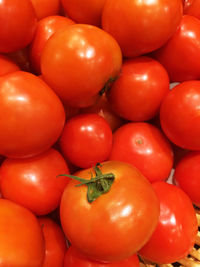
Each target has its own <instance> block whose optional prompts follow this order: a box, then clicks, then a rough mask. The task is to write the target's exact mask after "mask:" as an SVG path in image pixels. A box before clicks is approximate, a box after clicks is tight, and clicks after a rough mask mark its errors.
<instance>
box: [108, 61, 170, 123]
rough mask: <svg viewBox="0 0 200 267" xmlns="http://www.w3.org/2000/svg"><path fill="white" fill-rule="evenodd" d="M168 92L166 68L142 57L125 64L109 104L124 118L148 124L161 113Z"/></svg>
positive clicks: (113, 86)
mask: <svg viewBox="0 0 200 267" xmlns="http://www.w3.org/2000/svg"><path fill="white" fill-rule="evenodd" d="M168 91H169V77H168V74H167V72H166V70H165V69H164V68H163V66H162V65H161V64H160V63H159V62H157V61H156V60H154V59H151V58H149V57H138V58H136V59H131V60H127V61H124V63H123V65H122V71H121V74H120V76H119V78H118V79H117V80H116V81H115V82H114V83H113V85H112V87H111V90H109V91H108V101H109V103H110V105H111V107H112V108H113V110H114V111H115V112H116V113H117V114H118V115H119V116H121V117H122V118H125V119H127V120H130V121H145V120H149V119H151V118H153V117H154V116H155V115H156V114H157V113H158V111H159V108H160V104H161V102H162V100H163V98H164V97H165V95H166V94H167V93H168Z"/></svg>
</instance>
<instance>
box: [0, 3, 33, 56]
mask: <svg viewBox="0 0 200 267" xmlns="http://www.w3.org/2000/svg"><path fill="white" fill-rule="evenodd" d="M0 20H1V28H0V53H8V52H13V51H15V50H17V49H20V48H24V47H25V46H27V45H28V44H29V43H30V42H31V40H32V38H33V35H34V32H35V29H36V22H37V19H36V15H35V12H34V8H33V6H32V4H31V2H30V0H20V1H18V0H3V1H1V2H0ZM13 40H14V41H13Z"/></svg>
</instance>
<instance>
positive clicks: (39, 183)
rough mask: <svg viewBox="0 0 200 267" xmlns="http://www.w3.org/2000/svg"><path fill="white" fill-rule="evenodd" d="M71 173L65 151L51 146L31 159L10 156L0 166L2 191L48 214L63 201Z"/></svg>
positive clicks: (30, 207)
mask: <svg viewBox="0 0 200 267" xmlns="http://www.w3.org/2000/svg"><path fill="white" fill-rule="evenodd" d="M62 173H69V170H68V166H67V164H66V162H65V160H64V158H63V157H62V155H61V154H60V153H59V152H58V151H56V150H54V149H50V150H48V151H47V152H45V153H43V154H40V155H39V156H35V157H33V158H28V159H6V160H5V161H4V162H3V164H2V165H1V168H0V175H1V191H2V195H3V196H4V198H6V199H10V200H12V201H14V202H16V203H18V204H20V205H22V206H24V207H26V208H28V209H30V210H31V211H32V212H34V213H35V214H37V215H44V214H48V213H49V212H51V211H53V210H55V209H56V208H57V207H58V206H59V204H60V199H61V196H62V192H63V191H64V188H65V186H66V185H67V183H68V178H66V177H59V178H58V177H57V176H58V175H59V174H62Z"/></svg>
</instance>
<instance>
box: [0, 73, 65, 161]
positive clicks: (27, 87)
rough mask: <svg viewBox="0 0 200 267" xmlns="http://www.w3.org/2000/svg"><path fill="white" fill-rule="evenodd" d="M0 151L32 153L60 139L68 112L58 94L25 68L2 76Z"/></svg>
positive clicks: (45, 148)
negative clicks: (24, 70)
mask: <svg viewBox="0 0 200 267" xmlns="http://www.w3.org/2000/svg"><path fill="white" fill-rule="evenodd" d="M0 114H1V117H0V132H1V135H0V154H2V155H4V156H7V157H15V158H17V157H30V156H33V155H36V154H39V153H41V152H44V151H45V150H47V149H49V148H50V147H51V146H52V145H53V144H54V143H55V142H56V140H57V139H58V137H59V136H60V134H61V131H62V129H63V127H64V123H65V113H64V108H63V106H62V103H61V102H60V100H59V98H58V96H57V95H56V94H55V93H54V92H53V91H52V90H51V89H50V88H49V87H48V86H47V85H46V84H45V83H44V82H43V81H42V80H41V79H40V78H38V77H36V76H34V75H33V74H30V73H26V72H23V71H18V72H14V73H11V74H8V75H5V76H3V77H1V78H0Z"/></svg>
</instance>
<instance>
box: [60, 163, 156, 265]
mask: <svg viewBox="0 0 200 267" xmlns="http://www.w3.org/2000/svg"><path fill="white" fill-rule="evenodd" d="M91 175H93V182H92V183H91V182H89V184H87V185H86V184H84V185H80V182H81V183H85V182H88V180H91ZM95 175H97V176H95ZM76 176H78V177H80V178H82V179H86V180H81V181H80V182H77V181H74V180H71V181H69V183H68V185H67V186H66V188H65V191H64V193H63V196H62V200H61V205H60V216H61V223H62V226H63V231H64V232H65V235H66V236H67V238H68V239H69V241H70V242H71V244H72V245H73V246H74V247H75V248H77V249H79V250H80V251H82V253H83V254H84V255H85V256H87V257H88V258H91V259H93V260H96V261H103V262H112V261H119V260H124V259H126V258H128V257H130V256H131V255H133V254H134V253H136V252H137V251H138V250H139V249H140V248H141V247H142V246H143V245H144V244H145V243H146V242H147V241H148V239H149V238H150V236H151V234H152V233H153V231H154V229H155V227H156V225H157V221H158V216H159V202H158V200H157V198H156V195H155V193H154V191H153V189H152V186H151V184H150V183H149V182H148V180H147V179H146V178H145V177H144V176H143V175H142V174H141V173H140V172H139V171H138V170H137V169H136V168H134V167H133V166H131V165H129V164H127V163H123V162H118V161H108V162H104V163H103V164H102V166H101V167H99V166H96V167H95V169H93V168H91V169H86V170H82V171H79V172H77V173H76ZM95 177H97V178H96V179H97V180H96V179H95ZM98 179H99V180H98ZM113 179H114V180H113ZM91 181H92V180H91ZM77 229H79V231H78V230H77Z"/></svg>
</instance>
